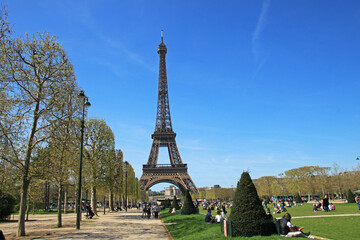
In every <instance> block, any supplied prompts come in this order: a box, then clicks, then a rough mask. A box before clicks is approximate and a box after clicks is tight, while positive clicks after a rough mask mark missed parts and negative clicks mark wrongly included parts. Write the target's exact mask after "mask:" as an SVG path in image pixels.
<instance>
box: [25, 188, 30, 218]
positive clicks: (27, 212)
mask: <svg viewBox="0 0 360 240" xmlns="http://www.w3.org/2000/svg"><path fill="white" fill-rule="evenodd" d="M29 194H30V188H29ZM29 211H30V196H28V199H27V204H26V221H29Z"/></svg>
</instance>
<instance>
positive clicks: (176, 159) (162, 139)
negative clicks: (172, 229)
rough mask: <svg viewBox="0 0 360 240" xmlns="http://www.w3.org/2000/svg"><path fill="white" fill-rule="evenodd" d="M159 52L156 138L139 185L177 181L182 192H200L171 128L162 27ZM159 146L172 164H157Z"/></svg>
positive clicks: (153, 136) (148, 186)
mask: <svg viewBox="0 0 360 240" xmlns="http://www.w3.org/2000/svg"><path fill="white" fill-rule="evenodd" d="M157 52H158V54H159V82H158V84H159V86H158V101H157V110H156V122H155V131H154V133H153V134H152V135H151V137H152V139H153V142H152V145H151V150H150V154H149V158H148V161H147V164H144V165H143V174H142V176H141V178H140V189H142V190H146V191H147V190H149V189H150V188H151V187H152V186H154V185H155V184H158V183H162V182H167V183H171V184H174V185H176V186H177V187H178V188H179V189H180V190H181V191H182V192H183V193H185V190H189V191H191V192H198V189H197V188H196V186H195V184H194V182H193V181H192V179H191V177H190V175H189V174H188V172H187V164H184V163H183V162H182V160H181V157H180V153H179V149H178V147H177V145H176V141H175V137H176V133H174V131H173V128H172V123H171V116H170V105H169V92H168V84H167V73H166V59H165V56H166V53H167V48H166V44H164V41H163V30H161V43H160V44H159V46H158V50H157ZM160 147H167V149H168V152H169V159H170V164H157V160H158V156H159V148H160Z"/></svg>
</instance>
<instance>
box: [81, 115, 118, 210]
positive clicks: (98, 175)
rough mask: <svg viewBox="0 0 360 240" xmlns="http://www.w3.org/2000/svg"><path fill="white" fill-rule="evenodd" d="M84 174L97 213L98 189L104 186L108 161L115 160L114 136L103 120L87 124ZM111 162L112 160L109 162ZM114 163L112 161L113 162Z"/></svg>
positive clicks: (90, 121) (92, 120)
mask: <svg viewBox="0 0 360 240" xmlns="http://www.w3.org/2000/svg"><path fill="white" fill-rule="evenodd" d="M85 136H86V138H85V152H84V153H85V155H84V156H85V160H86V161H85V164H84V165H85V167H84V170H85V171H84V172H85V175H86V177H87V178H88V181H89V183H90V186H91V206H92V209H93V211H94V212H95V213H96V209H97V188H99V187H102V186H104V181H105V176H106V174H107V171H108V174H109V170H107V169H106V161H107V159H115V158H114V156H112V155H111V154H112V153H113V151H114V144H115V143H114V141H115V139H114V134H113V132H112V130H111V128H110V127H109V126H108V125H107V124H106V122H105V121H104V120H103V119H95V118H91V119H89V120H88V121H87V122H86V124H85ZM109 161H110V160H109ZM111 161H112V160H111Z"/></svg>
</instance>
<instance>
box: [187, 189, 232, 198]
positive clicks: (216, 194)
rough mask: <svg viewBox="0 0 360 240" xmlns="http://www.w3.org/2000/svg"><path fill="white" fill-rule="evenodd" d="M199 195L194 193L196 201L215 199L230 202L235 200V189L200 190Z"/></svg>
mask: <svg viewBox="0 0 360 240" xmlns="http://www.w3.org/2000/svg"><path fill="white" fill-rule="evenodd" d="M198 190H199V192H198V193H193V194H192V196H193V198H194V199H203V198H204V199H213V200H219V201H230V200H233V199H234V195H235V188H199V189H198Z"/></svg>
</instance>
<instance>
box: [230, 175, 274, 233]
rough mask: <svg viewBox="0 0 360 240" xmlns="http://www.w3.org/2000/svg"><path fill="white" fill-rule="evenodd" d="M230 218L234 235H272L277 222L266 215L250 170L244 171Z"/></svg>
mask: <svg viewBox="0 0 360 240" xmlns="http://www.w3.org/2000/svg"><path fill="white" fill-rule="evenodd" d="M229 220H230V221H231V222H232V227H233V228H232V230H233V232H232V236H255V235H271V234H273V233H275V231H276V228H275V224H274V223H273V222H272V220H271V216H270V215H266V213H265V210H264V209H263V207H262V205H261V201H260V198H259V196H258V194H257V191H256V188H255V186H254V183H253V182H252V180H251V178H250V175H249V173H248V172H243V173H242V175H241V178H240V181H239V182H238V184H237V189H236V192H235V196H234V203H233V206H232V208H231V213H230V216H229Z"/></svg>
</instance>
